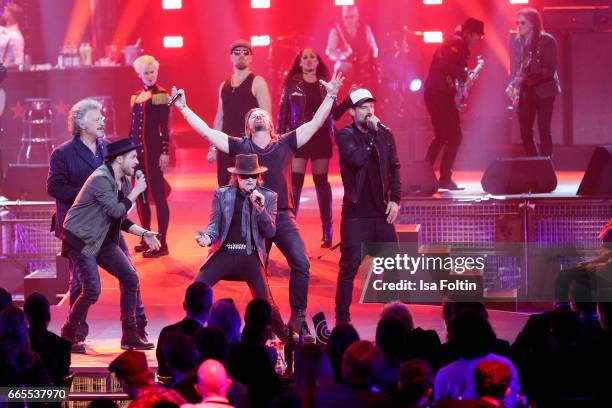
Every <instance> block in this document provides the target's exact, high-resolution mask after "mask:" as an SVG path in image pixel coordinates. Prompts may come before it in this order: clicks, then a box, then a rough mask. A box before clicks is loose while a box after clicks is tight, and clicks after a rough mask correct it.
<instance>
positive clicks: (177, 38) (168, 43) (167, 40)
mask: <svg viewBox="0 0 612 408" xmlns="http://www.w3.org/2000/svg"><path fill="white" fill-rule="evenodd" d="M182 47H183V36H182V35H167V36H165V37H164V48H182Z"/></svg>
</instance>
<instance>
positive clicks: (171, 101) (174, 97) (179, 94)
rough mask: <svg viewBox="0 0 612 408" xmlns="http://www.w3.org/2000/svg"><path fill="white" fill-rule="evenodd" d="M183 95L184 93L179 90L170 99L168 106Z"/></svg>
mask: <svg viewBox="0 0 612 408" xmlns="http://www.w3.org/2000/svg"><path fill="white" fill-rule="evenodd" d="M181 96H183V93H182V92H177V93H176V95H174V96H173V97H172V98H170V100H169V101H168V106H169V107H170V106H172V105H174V102H176V101H177V100H178V98H180V97H181Z"/></svg>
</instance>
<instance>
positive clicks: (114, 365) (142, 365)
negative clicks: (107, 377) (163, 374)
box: [108, 348, 151, 379]
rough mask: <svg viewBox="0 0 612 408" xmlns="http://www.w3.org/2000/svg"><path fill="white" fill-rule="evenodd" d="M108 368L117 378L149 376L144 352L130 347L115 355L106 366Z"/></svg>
mask: <svg viewBox="0 0 612 408" xmlns="http://www.w3.org/2000/svg"><path fill="white" fill-rule="evenodd" d="M108 370H109V371H110V372H113V373H115V374H116V375H117V377H118V378H131V379H135V378H149V377H151V372H150V371H149V366H148V364H147V357H146V355H145V353H143V352H142V351H137V350H134V349H132V348H130V349H129V350H127V351H124V352H123V353H121V354H120V355H119V356H117V357H116V358H115V359H114V360H113V361H112V362H111V363H110V365H109V366H108Z"/></svg>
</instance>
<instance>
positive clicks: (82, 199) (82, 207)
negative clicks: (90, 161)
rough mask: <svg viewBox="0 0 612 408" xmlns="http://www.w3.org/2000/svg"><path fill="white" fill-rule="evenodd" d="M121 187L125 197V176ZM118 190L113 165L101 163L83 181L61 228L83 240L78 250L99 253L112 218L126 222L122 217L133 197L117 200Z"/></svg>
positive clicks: (89, 254) (126, 186) (126, 188)
mask: <svg viewBox="0 0 612 408" xmlns="http://www.w3.org/2000/svg"><path fill="white" fill-rule="evenodd" d="M121 190H122V191H123V195H124V196H125V197H127V196H128V194H129V193H130V191H131V190H132V186H131V183H130V180H129V179H128V178H127V177H124V179H123V183H122V187H121ZM118 193H119V187H118V186H117V182H116V181H115V176H114V174H113V171H112V169H111V168H110V167H108V166H107V165H102V166H100V167H98V168H97V169H96V170H95V171H94V172H93V173H92V174H91V175H90V176H89V178H88V179H87V180H86V181H85V184H84V185H83V187H82V188H81V191H80V192H79V194H78V195H77V197H76V199H75V200H74V204H73V205H72V207H70V210H68V214H67V215H66V220H65V221H64V229H65V230H67V231H70V233H72V235H74V236H75V237H76V238H78V239H80V240H81V241H82V242H83V244H84V247H83V249H82V250H81V253H82V254H83V255H86V256H90V257H95V256H96V255H97V254H98V251H99V250H100V247H101V246H102V243H103V242H104V239H105V238H106V235H107V234H108V230H109V228H110V226H111V224H112V223H113V222H114V221H115V220H118V219H120V220H121V222H122V224H124V225H125V223H124V221H125V220H126V219H127V213H128V211H129V210H130V208H132V201H130V199H128V198H124V199H123V200H121V201H119V199H118V197H117V195H118ZM128 221H129V220H128ZM129 224H132V223H131V222H129ZM124 229H125V228H124Z"/></svg>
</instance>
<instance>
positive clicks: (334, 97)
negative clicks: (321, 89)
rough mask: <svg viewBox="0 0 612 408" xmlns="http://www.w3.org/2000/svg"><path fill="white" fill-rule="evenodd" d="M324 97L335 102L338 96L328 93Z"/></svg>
mask: <svg viewBox="0 0 612 408" xmlns="http://www.w3.org/2000/svg"><path fill="white" fill-rule="evenodd" d="M325 97H326V98H329V99H333V100H334V101H335V100H336V98H337V97H338V96H337V95H332V94H329V93H328V94H327V95H325Z"/></svg>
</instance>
